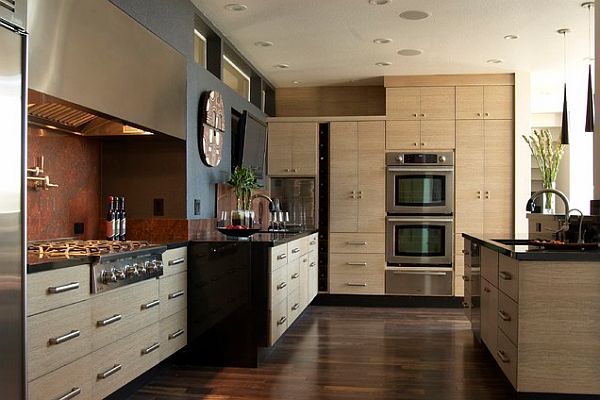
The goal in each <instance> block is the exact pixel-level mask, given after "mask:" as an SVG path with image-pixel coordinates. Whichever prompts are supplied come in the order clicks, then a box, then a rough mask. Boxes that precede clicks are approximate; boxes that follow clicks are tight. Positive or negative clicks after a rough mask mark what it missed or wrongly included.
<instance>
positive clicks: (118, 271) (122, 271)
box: [115, 268, 127, 281]
mask: <svg viewBox="0 0 600 400" xmlns="http://www.w3.org/2000/svg"><path fill="white" fill-rule="evenodd" d="M115 275H116V276H117V279H118V280H120V281H122V280H123V279H125V278H126V277H127V276H126V275H125V269H123V268H118V269H116V270H115Z"/></svg>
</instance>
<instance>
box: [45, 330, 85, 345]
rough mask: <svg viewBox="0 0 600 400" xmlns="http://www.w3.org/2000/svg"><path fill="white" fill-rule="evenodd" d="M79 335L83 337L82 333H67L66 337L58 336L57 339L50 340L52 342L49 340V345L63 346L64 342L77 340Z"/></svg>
mask: <svg viewBox="0 0 600 400" xmlns="http://www.w3.org/2000/svg"><path fill="white" fill-rule="evenodd" d="M79 335H81V332H80V331H71V332H69V333H67V334H66V335H62V336H58V337H55V338H50V340H48V343H49V344H51V345H52V344H61V343H64V342H68V341H69V340H72V339H75V338H76V337H79Z"/></svg>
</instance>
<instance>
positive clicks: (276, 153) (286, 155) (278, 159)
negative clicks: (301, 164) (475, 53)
mask: <svg viewBox="0 0 600 400" xmlns="http://www.w3.org/2000/svg"><path fill="white" fill-rule="evenodd" d="M294 127H295V124H293V123H285V122H271V123H270V124H269V133H268V139H267V154H268V158H267V160H268V161H267V165H268V168H267V171H268V174H269V175H273V176H282V175H283V176H285V175H292V174H293V173H292V144H293V142H292V140H293V137H294Z"/></svg>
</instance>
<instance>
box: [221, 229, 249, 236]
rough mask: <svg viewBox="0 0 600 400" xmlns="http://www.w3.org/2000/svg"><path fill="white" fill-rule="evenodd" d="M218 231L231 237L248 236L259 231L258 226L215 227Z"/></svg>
mask: <svg viewBox="0 0 600 400" xmlns="http://www.w3.org/2000/svg"><path fill="white" fill-rule="evenodd" d="M217 230H218V231H219V232H221V233H222V234H223V235H226V236H233V237H249V236H252V235H254V234H255V233H256V232H258V231H260V229H258V228H246V229H228V228H217Z"/></svg>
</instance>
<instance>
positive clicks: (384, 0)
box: [369, 0, 392, 6]
mask: <svg viewBox="0 0 600 400" xmlns="http://www.w3.org/2000/svg"><path fill="white" fill-rule="evenodd" d="M391 2H392V0H369V4H371V5H374V6H384V5H386V4H389V3H391Z"/></svg>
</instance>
